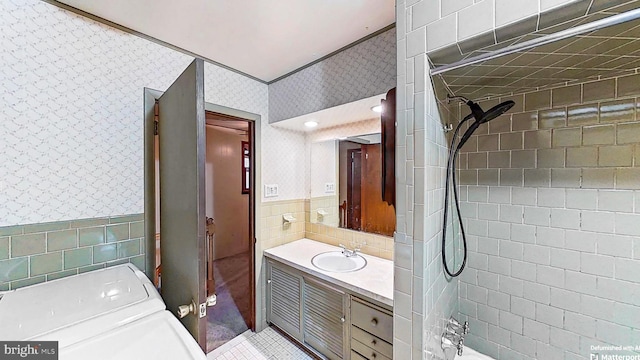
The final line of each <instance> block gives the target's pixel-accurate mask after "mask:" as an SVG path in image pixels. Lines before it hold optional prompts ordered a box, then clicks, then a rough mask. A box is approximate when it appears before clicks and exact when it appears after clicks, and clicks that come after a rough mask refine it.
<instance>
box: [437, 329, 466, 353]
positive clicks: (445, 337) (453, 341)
mask: <svg viewBox="0 0 640 360" xmlns="http://www.w3.org/2000/svg"><path fill="white" fill-rule="evenodd" d="M441 341H442V350H446V349H450V348H456V353H457V354H458V356H462V350H463V349H464V345H463V341H464V340H463V339H462V335H460V334H458V333H456V332H453V333H452V332H450V331H448V330H447V331H445V332H444V334H442V339H441Z"/></svg>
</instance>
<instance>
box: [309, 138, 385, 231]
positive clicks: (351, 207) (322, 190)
mask: <svg viewBox="0 0 640 360" xmlns="http://www.w3.org/2000/svg"><path fill="white" fill-rule="evenodd" d="M310 160H311V163H310V169H311V174H310V175H311V202H310V211H311V214H310V221H311V222H312V223H322V224H324V225H327V226H333V227H341V228H347V229H352V230H356V231H364V232H369V233H374V234H380V235H385V236H393V231H394V230H395V211H394V208H393V206H390V205H389V204H388V203H387V202H385V201H383V200H382V146H381V134H380V133H379V132H378V133H370V134H363V135H357V136H350V137H345V138H339V139H333V140H326V141H319V142H314V143H312V144H311V154H310Z"/></svg>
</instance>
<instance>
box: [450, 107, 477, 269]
mask: <svg viewBox="0 0 640 360" xmlns="http://www.w3.org/2000/svg"><path fill="white" fill-rule="evenodd" d="M472 118H473V115H471V114H469V115H468V116H466V117H465V118H464V119H462V121H460V123H458V126H456V129H455V131H454V132H453V136H452V138H451V146H450V147H449V160H448V161H447V175H446V180H445V189H444V216H443V222H442V265H443V267H444V271H445V272H446V274H447V275H449V276H450V277H457V276H459V275H460V274H461V273H462V270H464V267H465V266H466V264H467V235H466V233H465V231H464V224H463V223H462V214H461V213H460V201H459V199H458V181H457V178H456V160H457V158H458V153H459V152H460V148H461V147H462V145H463V144H460V143H459V144H458V145H456V139H457V138H458V133H459V132H460V129H461V128H462V125H464V124H465V123H466V122H467V121H469V120H471V119H472ZM450 183H451V184H450ZM450 187H452V188H453V198H454V204H455V206H456V214H457V217H458V222H459V224H460V236H461V238H462V248H463V254H464V255H463V257H462V264H461V265H460V268H459V269H458V270H456V271H451V270H450V269H449V265H448V264H447V255H446V251H445V244H446V241H447V217H448V215H449V188H450ZM454 235H455V234H454ZM454 266H455V264H454Z"/></svg>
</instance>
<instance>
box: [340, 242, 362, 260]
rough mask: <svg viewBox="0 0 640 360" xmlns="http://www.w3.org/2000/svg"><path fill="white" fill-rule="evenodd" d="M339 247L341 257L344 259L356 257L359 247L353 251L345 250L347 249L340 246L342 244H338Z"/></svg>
mask: <svg viewBox="0 0 640 360" xmlns="http://www.w3.org/2000/svg"><path fill="white" fill-rule="evenodd" d="M340 247H341V248H342V255H344V256H346V257H353V256H357V255H358V251H360V248H359V247H356V248H354V249H353V250H349V249H347V247H346V246H344V245H342V244H340Z"/></svg>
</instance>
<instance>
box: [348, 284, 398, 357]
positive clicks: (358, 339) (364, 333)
mask: <svg viewBox="0 0 640 360" xmlns="http://www.w3.org/2000/svg"><path fill="white" fill-rule="evenodd" d="M392 343H393V314H392V313H391V312H390V311H388V310H387V309H384V308H382V307H379V306H376V305H374V304H371V303H369V302H367V301H364V300H362V299H359V298H357V297H355V296H352V297H351V352H352V357H351V358H352V359H354V357H353V353H355V354H357V355H358V356H359V357H358V356H356V357H355V359H369V360H374V359H375V360H378V359H382V360H386V359H391V358H392V357H393V345H392Z"/></svg>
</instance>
